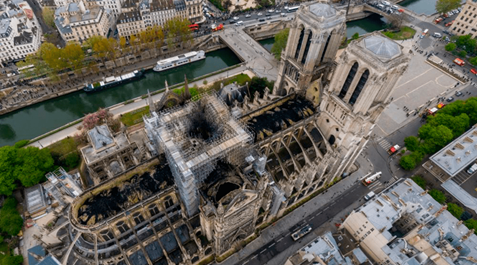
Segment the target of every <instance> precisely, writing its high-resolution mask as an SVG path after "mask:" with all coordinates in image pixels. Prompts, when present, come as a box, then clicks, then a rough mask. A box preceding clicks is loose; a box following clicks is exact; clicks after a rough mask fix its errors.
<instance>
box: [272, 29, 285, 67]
mask: <svg viewBox="0 0 477 265" xmlns="http://www.w3.org/2000/svg"><path fill="white" fill-rule="evenodd" d="M289 33H290V29H289V28H285V29H282V30H280V32H278V33H277V35H275V42H274V43H273V46H272V50H271V52H272V54H273V55H274V56H275V58H276V59H277V60H280V57H281V54H282V51H283V50H284V49H285V48H286V47H287V41H288V34H289Z"/></svg>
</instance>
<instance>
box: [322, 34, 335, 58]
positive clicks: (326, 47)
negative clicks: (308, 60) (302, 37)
mask: <svg viewBox="0 0 477 265" xmlns="http://www.w3.org/2000/svg"><path fill="white" fill-rule="evenodd" d="M331 35H333V32H331V33H330V34H328V38H327V39H326V43H325V48H324V49H323V53H322V54H321V59H320V63H321V62H323V59H325V54H326V50H327V49H328V44H330V40H331Z"/></svg>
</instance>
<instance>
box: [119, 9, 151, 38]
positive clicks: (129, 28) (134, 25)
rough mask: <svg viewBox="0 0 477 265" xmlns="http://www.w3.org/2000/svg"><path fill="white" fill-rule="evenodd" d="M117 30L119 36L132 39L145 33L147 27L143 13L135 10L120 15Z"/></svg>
mask: <svg viewBox="0 0 477 265" xmlns="http://www.w3.org/2000/svg"><path fill="white" fill-rule="evenodd" d="M116 28H117V29H118V35H119V36H121V37H130V36H132V35H136V34H138V33H139V32H141V31H143V30H144V29H145V25H144V20H143V19H142V17H141V13H140V12H139V11H137V10H133V11H128V12H125V13H122V14H121V15H119V18H118V20H117V23H116Z"/></svg>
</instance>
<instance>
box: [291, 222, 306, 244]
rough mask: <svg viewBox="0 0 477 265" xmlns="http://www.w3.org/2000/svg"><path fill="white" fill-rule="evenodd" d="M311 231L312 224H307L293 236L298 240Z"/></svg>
mask: <svg viewBox="0 0 477 265" xmlns="http://www.w3.org/2000/svg"><path fill="white" fill-rule="evenodd" d="M310 232H311V226H310V225H305V226H304V227H302V228H300V230H298V231H296V232H295V233H293V234H292V235H291V237H292V238H293V240H294V241H297V240H298V239H300V238H302V237H303V236H304V235H306V234H308V233H310Z"/></svg>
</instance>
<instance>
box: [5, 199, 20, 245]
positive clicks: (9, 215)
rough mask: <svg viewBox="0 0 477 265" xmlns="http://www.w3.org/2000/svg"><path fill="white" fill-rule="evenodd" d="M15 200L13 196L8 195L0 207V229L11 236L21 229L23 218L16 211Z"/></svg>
mask: <svg viewBox="0 0 477 265" xmlns="http://www.w3.org/2000/svg"><path fill="white" fill-rule="evenodd" d="M16 207H17V201H16V200H15V198H13V197H8V198H7V199H6V200H5V201H4V203H3V206H2V209H0V230H1V231H2V232H4V233H7V234H9V235H11V236H15V235H17V234H18V233H19V232H20V230H22V226H23V219H22V217H21V216H20V214H19V213H18V211H17V209H16Z"/></svg>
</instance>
